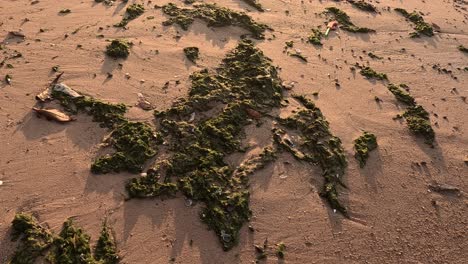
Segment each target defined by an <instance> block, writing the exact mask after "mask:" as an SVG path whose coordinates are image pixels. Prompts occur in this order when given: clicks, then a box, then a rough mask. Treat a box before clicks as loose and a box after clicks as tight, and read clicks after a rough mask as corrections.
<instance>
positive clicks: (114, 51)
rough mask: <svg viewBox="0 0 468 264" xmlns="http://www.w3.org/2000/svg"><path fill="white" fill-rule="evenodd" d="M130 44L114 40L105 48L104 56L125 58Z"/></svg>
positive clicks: (121, 40)
mask: <svg viewBox="0 0 468 264" xmlns="http://www.w3.org/2000/svg"><path fill="white" fill-rule="evenodd" d="M130 45H131V44H130V43H129V42H128V41H126V40H123V39H114V40H112V42H111V43H110V44H109V45H107V47H106V54H107V55H108V56H109V57H113V58H123V59H125V58H127V57H128V55H129V54H130Z"/></svg>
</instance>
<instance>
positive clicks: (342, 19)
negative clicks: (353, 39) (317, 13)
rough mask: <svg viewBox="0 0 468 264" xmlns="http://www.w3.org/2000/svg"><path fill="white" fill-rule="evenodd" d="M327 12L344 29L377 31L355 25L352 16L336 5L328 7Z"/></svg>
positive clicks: (358, 31)
mask: <svg viewBox="0 0 468 264" xmlns="http://www.w3.org/2000/svg"><path fill="white" fill-rule="evenodd" d="M325 13H326V14H329V15H331V16H333V18H334V19H335V20H336V21H338V23H339V24H340V28H341V29H343V30H346V31H349V32H353V33H372V32H375V30H373V29H370V28H366V27H358V26H356V25H354V23H353V22H351V18H350V17H349V16H348V14H346V13H345V12H344V11H342V10H340V9H338V8H336V7H327V8H326V11H325Z"/></svg>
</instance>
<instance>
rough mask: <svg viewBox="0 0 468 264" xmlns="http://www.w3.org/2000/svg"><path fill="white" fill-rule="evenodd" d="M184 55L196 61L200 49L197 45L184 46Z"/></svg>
mask: <svg viewBox="0 0 468 264" xmlns="http://www.w3.org/2000/svg"><path fill="white" fill-rule="evenodd" d="M184 53H185V57H187V59H189V60H190V61H191V62H193V63H196V62H197V60H198V57H199V54H200V50H199V48H197V47H187V48H184Z"/></svg>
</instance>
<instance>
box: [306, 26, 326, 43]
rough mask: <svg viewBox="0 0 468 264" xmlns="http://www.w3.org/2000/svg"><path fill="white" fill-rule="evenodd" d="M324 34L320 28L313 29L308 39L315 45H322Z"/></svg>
mask: <svg viewBox="0 0 468 264" xmlns="http://www.w3.org/2000/svg"><path fill="white" fill-rule="evenodd" d="M323 36H324V34H323V33H322V32H321V31H320V30H319V29H316V28H314V29H312V33H311V34H310V35H309V37H308V38H307V41H308V42H309V43H311V44H313V45H317V46H322V45H323V44H322V42H321V41H322V37H323Z"/></svg>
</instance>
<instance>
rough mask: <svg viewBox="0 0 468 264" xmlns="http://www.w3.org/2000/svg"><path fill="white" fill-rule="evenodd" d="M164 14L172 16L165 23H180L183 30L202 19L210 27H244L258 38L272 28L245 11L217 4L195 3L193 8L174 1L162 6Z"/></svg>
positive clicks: (261, 37)
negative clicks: (237, 10)
mask: <svg viewBox="0 0 468 264" xmlns="http://www.w3.org/2000/svg"><path fill="white" fill-rule="evenodd" d="M162 11H163V12H164V14H166V15H168V16H170V18H169V19H168V20H167V21H164V22H163V25H165V26H169V25H173V24H177V25H179V26H180V27H181V28H182V29H183V30H188V28H189V26H190V25H191V24H192V23H193V22H194V21H195V19H200V20H202V21H204V22H206V23H207V25H208V26H209V27H226V26H238V27H241V28H244V29H246V30H248V31H250V33H251V34H252V35H253V37H255V38H257V39H263V38H264V32H265V31H266V30H267V29H270V28H269V27H268V26H267V25H265V24H261V23H258V22H255V21H254V20H253V19H252V18H251V17H250V16H249V15H247V14H246V13H244V12H236V11H233V10H231V9H228V8H225V7H220V6H218V5H216V4H206V3H202V4H194V5H193V8H179V7H177V6H176V5H175V4H173V3H169V4H167V5H164V6H163V7H162Z"/></svg>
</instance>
